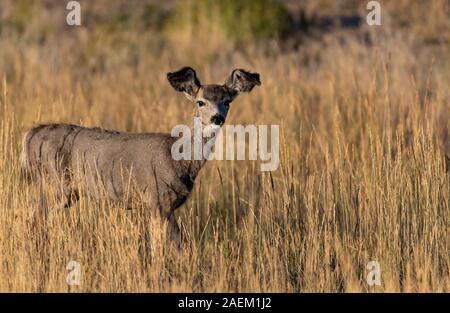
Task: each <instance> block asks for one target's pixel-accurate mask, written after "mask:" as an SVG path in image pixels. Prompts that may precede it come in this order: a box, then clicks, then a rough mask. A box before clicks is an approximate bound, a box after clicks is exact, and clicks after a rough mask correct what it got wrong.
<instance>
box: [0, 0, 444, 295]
mask: <svg viewBox="0 0 450 313" xmlns="http://www.w3.org/2000/svg"><path fill="white" fill-rule="evenodd" d="M403 2H405V1H403ZM441 3H444V2H441ZM45 12H46V11H42V12H41V11H38V13H37V15H33V16H32V17H31V22H30V23H31V25H32V26H30V27H29V28H27V29H26V30H24V32H22V33H21V35H18V33H17V32H14V31H11V32H8V31H6V30H3V31H2V33H1V36H0V75H1V78H2V83H1V88H0V95H1V96H0V156H1V157H0V290H1V291H73V292H78V291H102V292H108V291H119V292H121V291H273V292H280V291H287V292H299V291H302V292H303V291H319V292H321V291H330V292H339V291H347V292H353V291H362V292H384V291H395V292H398V291H402V292H412V291H426V292H429V291H435V292H448V291H449V286H450V256H449V251H450V236H449V230H450V229H449V227H450V224H449V216H450V215H449V214H450V210H449V208H450V207H449V194H450V186H449V173H448V172H447V171H446V169H445V164H444V163H445V159H444V155H445V154H446V153H449V152H450V138H449V126H450V125H449V121H450V89H449V88H448V86H449V83H450V63H449V50H448V48H449V46H448V43H447V44H444V45H442V44H426V43H424V42H422V41H420V37H418V35H417V34H416V35H414V34H411V33H410V32H408V31H399V30H398V29H394V28H391V27H386V28H381V29H380V28H379V29H367V30H365V31H367V33H366V35H365V37H364V38H365V39H364V40H362V39H361V38H360V37H359V36H358V35H351V34H334V33H332V34H327V35H324V36H323V38H322V39H321V40H319V41H318V40H313V39H311V41H306V43H305V44H303V45H301V46H300V47H299V48H297V49H290V50H285V49H283V48H282V47H279V46H278V45H277V44H276V43H275V44H270V43H269V44H267V45H264V46H261V45H257V44H255V45H252V44H249V45H248V46H247V47H245V49H244V50H235V48H236V47H235V46H233V45H232V44H228V42H227V41H226V36H225V35H224V34H222V33H221V32H220V30H217V29H215V28H214V26H211V28H210V31H211V32H213V34H214V35H212V36H209V37H208V38H209V39H208V40H206V39H205V38H199V40H200V42H201V43H202V44H201V45H197V44H196V40H195V39H196V37H195V36H193V33H192V31H190V30H189V29H188V30H187V31H186V30H184V31H183V30H178V31H176V32H173V31H172V32H170V33H169V34H167V36H164V37H163V36H161V35H160V33H156V32H153V31H152V30H151V29H150V30H148V29H146V30H142V31H140V32H135V31H133V29H131V30H128V29H125V30H115V31H113V32H112V33H107V34H105V33H103V30H99V28H95V27H94V28H92V29H90V28H87V27H80V28H78V29H72V28H69V27H63V28H62V30H61V31H59V32H58V31H56V32H52V33H50V34H49V35H48V36H47V37H46V38H45V39H44V40H41V39H42V38H39V36H38V37H36V35H35V34H33V32H34V31H36V29H37V28H39V27H38V26H39V25H43V24H45V23H46V22H48V20H46V18H45V17H46V15H45V14H47V13H45ZM58 12H59V11H58ZM63 13H64V11H63ZM63 13H60V17H54V19H55V20H56V22H55V23H56V24H57V23H60V22H61V23H63V21H64V14H63ZM52 16H58V15H52ZM47 17H49V15H48V16H47ZM45 21H46V22H45ZM205 23H207V21H206V22H205ZM434 24H438V22H437V21H435V23H434ZM44 28H45V27H44ZM367 36H368V37H369V38H370V40H369V43H368V42H367ZM183 38H184V40H183ZM184 65H191V66H193V67H195V68H196V69H197V70H198V73H199V76H200V78H201V79H202V80H203V81H205V82H220V81H223V80H224V79H225V77H226V76H227V75H229V74H230V72H231V70H232V69H233V68H237V67H243V68H248V69H251V70H254V71H258V72H259V73H260V74H261V78H262V86H261V87H260V88H257V89H255V90H254V91H253V92H252V94H250V95H242V96H241V97H240V98H239V99H238V100H237V101H235V102H234V103H233V105H232V108H231V112H230V116H229V118H228V119H227V123H231V124H244V125H245V124H248V123H256V124H272V123H273V124H279V125H280V130H281V137H282V138H281V146H280V157H281V160H280V167H279V169H278V170H277V171H275V172H271V173H262V172H260V171H259V165H258V163H257V162H250V161H245V162H244V161H211V162H209V163H208V164H207V165H206V167H205V168H204V169H203V170H202V172H201V175H200V176H199V177H198V179H197V181H196V185H195V188H194V191H193V194H192V197H191V198H190V199H189V201H188V202H187V203H186V204H185V205H184V206H183V207H181V208H180V209H179V210H178V212H177V218H178V220H179V222H180V224H181V226H182V229H183V232H184V233H185V235H186V237H187V239H188V241H189V242H190V245H191V249H190V250H185V251H184V252H182V253H178V252H175V251H172V250H171V249H169V248H168V247H167V246H166V245H164V237H165V233H164V229H163V230H160V229H159V228H157V227H153V226H154V225H153V224H152V223H153V222H152V220H151V219H150V218H149V214H148V211H147V210H145V209H144V208H141V209H137V210H132V211H127V210H125V209H124V208H122V207H117V206H115V205H112V204H111V203H109V202H108V201H107V199H104V200H102V201H99V202H94V201H91V200H90V199H88V198H85V197H82V198H81V199H80V201H79V202H78V203H77V204H76V205H75V206H73V207H72V208H70V209H68V210H64V211H54V212H50V213H49V215H48V216H47V220H46V229H45V231H42V230H39V229H38V228H36V224H35V221H34V217H33V216H34V215H33V212H34V211H35V210H37V209H38V208H37V205H36V202H35V200H34V199H35V198H36V193H37V190H36V188H34V187H33V186H32V185H29V184H27V183H26V182H25V181H23V180H22V179H21V176H20V171H19V161H18V155H19V147H20V140H21V135H22V134H23V132H24V131H25V130H26V129H27V128H29V127H31V126H33V125H34V124H36V123H43V122H70V123H77V124H81V125H84V126H93V125H96V126H102V127H105V128H113V129H119V130H124V131H135V132H142V131H169V130H170V129H171V128H172V127H173V126H174V125H175V124H179V123H183V122H187V121H188V119H189V117H190V113H191V110H192V108H191V104H190V103H189V102H187V101H186V100H184V98H183V97H182V96H181V95H180V94H176V93H175V92H174V91H173V90H172V89H171V87H170V86H169V84H168V83H167V81H166V79H165V73H166V72H167V71H169V70H174V69H176V68H179V67H181V66H184ZM51 188H58V186H49V189H51ZM51 201H52V200H51ZM70 260H76V261H78V262H80V264H81V270H82V276H81V285H80V286H72V287H69V286H68V285H67V284H66V276H67V274H68V270H67V269H66V265H67V264H68V262H69V261H70ZM372 260H373V261H378V262H379V263H380V265H381V275H382V276H381V279H382V284H381V286H373V287H370V286H369V285H368V284H367V282H366V276H367V274H368V272H369V270H368V269H367V268H366V266H367V263H368V262H369V261H372Z"/></svg>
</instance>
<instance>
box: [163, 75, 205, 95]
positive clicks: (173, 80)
mask: <svg viewBox="0 0 450 313" xmlns="http://www.w3.org/2000/svg"><path fill="white" fill-rule="evenodd" d="M167 79H168V80H169V83H170V85H171V86H172V87H173V88H174V89H175V90H176V91H180V92H183V93H184V94H185V95H186V97H187V98H188V99H190V100H193V99H195V96H196V95H197V92H198V90H199V89H200V86H201V84H200V80H199V79H198V78H197V74H196V73H195V70H194V69H193V68H191V67H183V68H182V69H181V70H179V71H177V72H171V73H167Z"/></svg>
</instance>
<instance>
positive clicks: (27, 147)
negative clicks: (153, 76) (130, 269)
mask: <svg viewBox="0 0 450 313" xmlns="http://www.w3.org/2000/svg"><path fill="white" fill-rule="evenodd" d="M168 79H169V82H170V84H171V85H172V86H173V87H174V88H175V89H176V90H178V91H181V92H183V93H184V94H185V95H186V96H187V98H188V99H190V100H191V101H194V102H196V104H197V105H196V107H195V109H194V117H199V118H201V120H202V124H203V126H205V127H207V126H209V127H221V126H222V125H223V123H224V121H225V118H226V114H227V112H228V106H229V103H230V102H231V101H232V100H234V98H235V97H236V96H237V95H238V93H239V92H241V91H250V90H251V89H252V88H253V86H255V85H259V84H260V82H259V75H258V74H252V73H248V72H245V71H243V70H235V71H233V73H232V77H230V78H229V79H228V81H227V83H226V84H225V85H205V86H202V85H200V82H199V81H198V79H197V77H196V74H195V71H194V70H193V69H191V68H189V67H187V68H183V69H182V70H180V71H178V72H175V73H169V74H168ZM176 140H177V138H175V137H172V136H171V135H170V134H169V133H126V132H118V131H110V130H105V129H101V128H86V127H81V126H77V125H70V124H49V125H39V126H37V127H34V128H32V129H31V130H29V131H28V132H27V133H26V134H25V136H24V139H23V149H22V156H21V158H22V166H23V168H24V169H25V171H26V172H27V173H28V174H30V176H31V177H32V178H33V179H34V180H35V181H37V182H39V181H40V179H42V178H43V176H46V177H48V178H49V179H50V181H51V183H52V184H54V185H57V186H60V187H61V188H59V189H60V191H61V192H60V193H61V194H60V195H59V197H60V198H61V204H60V206H61V207H69V206H70V205H71V201H72V200H76V199H78V195H79V193H80V191H81V190H80V188H79V186H80V185H82V186H85V188H84V189H83V190H85V191H86V192H87V194H88V195H90V196H91V197H94V198H96V197H99V196H102V195H106V196H107V197H108V198H110V199H111V200H113V201H121V202H123V203H125V204H126V206H128V207H130V208H131V207H133V201H136V200H135V199H139V202H140V203H142V204H144V205H145V206H146V207H149V209H151V210H155V211H157V212H159V213H160V215H161V216H162V217H164V218H166V219H167V220H168V221H169V226H170V228H169V229H170V230H171V234H172V236H175V237H178V236H179V228H178V225H177V222H176V220H175V218H174V214H173V213H174V211H175V210H176V209H177V208H178V207H180V206H181V205H182V204H183V203H184V202H185V201H186V199H187V198H188V196H189V195H190V193H191V191H192V188H193V184H194V181H195V178H196V177H197V175H198V173H199V171H200V169H201V168H202V166H203V165H204V163H205V162H206V160H205V159H202V160H194V159H191V160H175V159H174V158H173V157H172V155H171V147H172V145H173V143H174V142H175V141H176Z"/></svg>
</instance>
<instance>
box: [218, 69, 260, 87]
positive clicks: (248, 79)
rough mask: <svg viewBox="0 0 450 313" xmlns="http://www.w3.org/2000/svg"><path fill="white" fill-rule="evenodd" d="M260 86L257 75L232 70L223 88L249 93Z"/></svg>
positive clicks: (240, 70)
mask: <svg viewBox="0 0 450 313" xmlns="http://www.w3.org/2000/svg"><path fill="white" fill-rule="evenodd" d="M259 85H261V81H260V80H259V74H258V73H250V72H247V71H244V70H242V69H236V70H234V71H233V72H232V73H231V75H230V77H228V79H227V80H226V82H225V86H227V87H228V88H230V89H232V90H235V91H237V92H238V93H239V92H250V91H251V90H252V89H253V87H255V86H259Z"/></svg>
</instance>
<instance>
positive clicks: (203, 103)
mask: <svg viewBox="0 0 450 313" xmlns="http://www.w3.org/2000/svg"><path fill="white" fill-rule="evenodd" d="M197 105H198V106H199V107H202V106H205V102H203V101H198V102H197Z"/></svg>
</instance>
